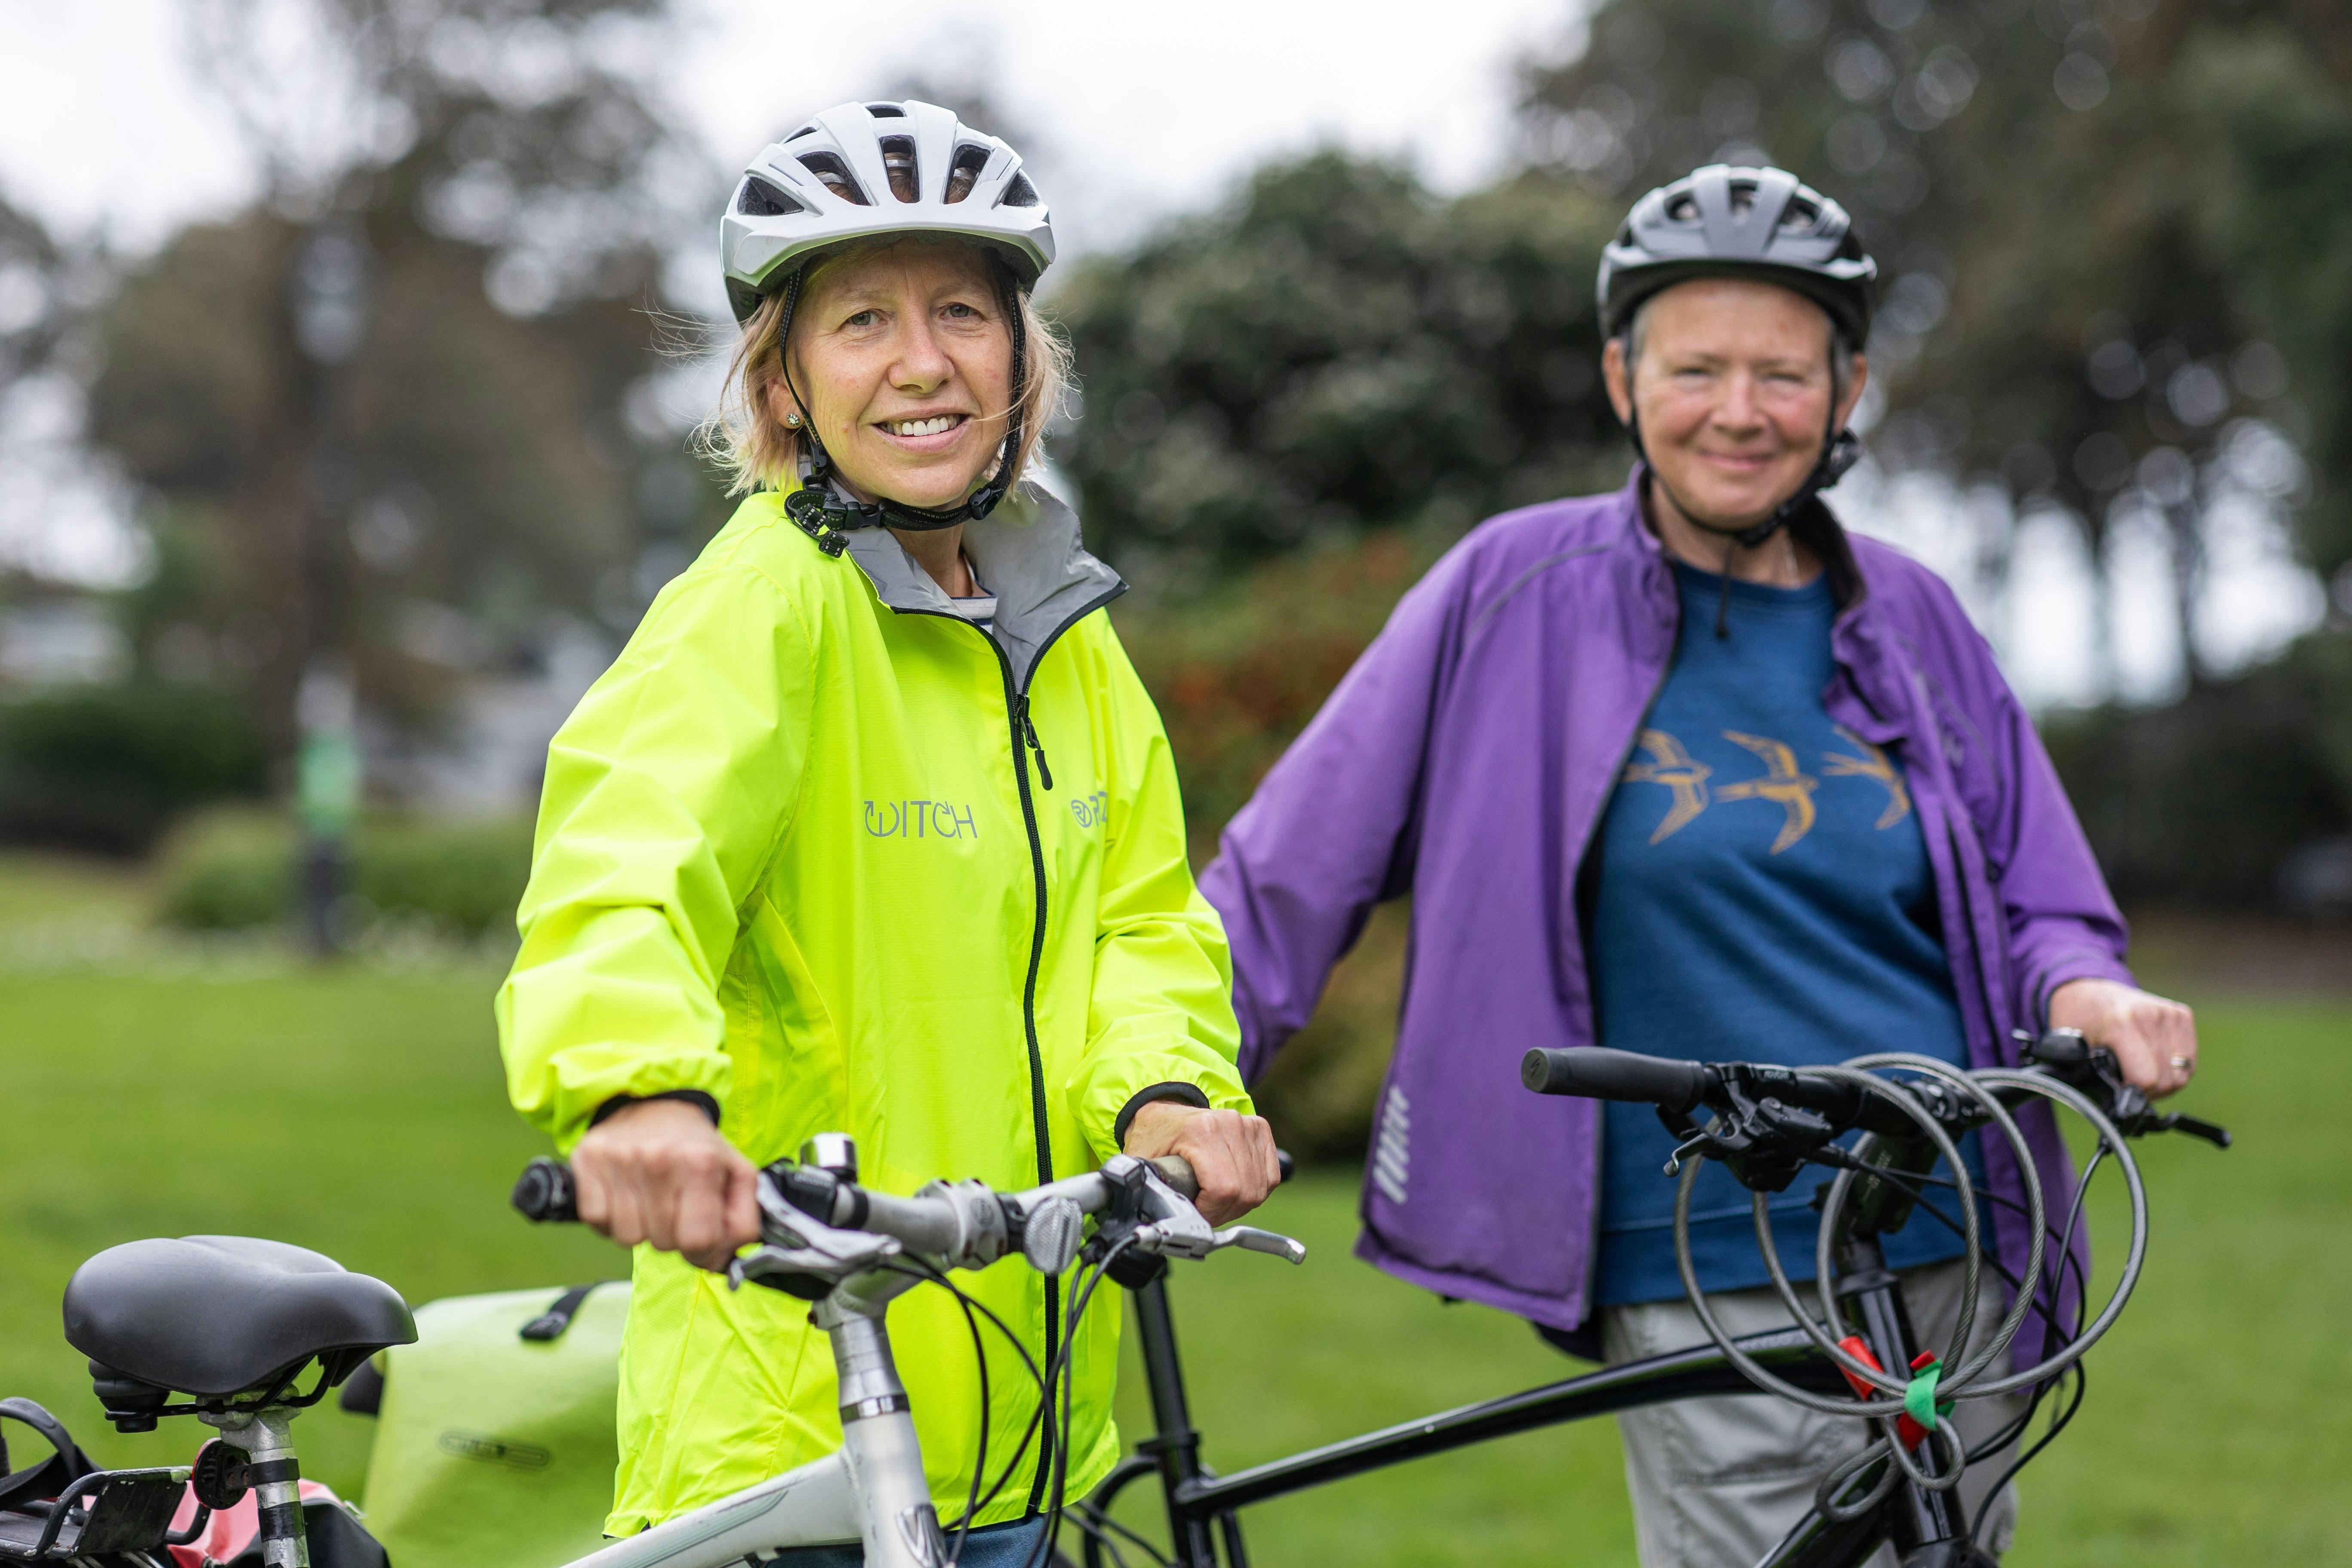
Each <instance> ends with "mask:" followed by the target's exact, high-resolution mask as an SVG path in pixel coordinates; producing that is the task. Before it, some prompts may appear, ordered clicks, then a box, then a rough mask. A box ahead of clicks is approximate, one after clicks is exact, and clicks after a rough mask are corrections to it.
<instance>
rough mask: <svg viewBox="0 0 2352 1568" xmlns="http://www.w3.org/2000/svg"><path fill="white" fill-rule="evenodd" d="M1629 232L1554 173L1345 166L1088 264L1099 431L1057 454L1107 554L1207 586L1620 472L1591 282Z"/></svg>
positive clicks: (1079, 320) (1066, 304)
mask: <svg viewBox="0 0 2352 1568" xmlns="http://www.w3.org/2000/svg"><path fill="white" fill-rule="evenodd" d="M1614 218H1615V214H1614V212H1613V211H1612V209H1611V208H1610V206H1609V205H1607V204H1605V203H1603V202H1601V201H1599V200H1596V199H1595V198H1593V197H1592V196H1591V195H1587V194H1585V193H1584V192H1583V191H1582V190H1580V188H1578V187H1577V186H1576V185H1574V184H1569V183H1566V182H1563V181H1560V180H1558V179H1554V178H1549V177H1546V176H1542V175H1530V176H1528V177H1527V178H1524V179H1519V180H1514V181H1511V182H1508V183H1506V184H1502V185H1499V186H1497V187H1496V188H1495V189H1493V190H1489V191H1485V192H1481V193H1479V194H1477V195H1471V196H1467V197H1465V198H1463V199H1461V200H1458V201H1454V202H1440V201H1437V200H1435V199H1433V197H1431V195H1429V194H1428V193H1427V192H1426V191H1425V190H1423V188H1422V187H1421V186H1420V185H1419V184H1417V183H1416V182H1415V181H1414V179H1413V178H1412V175H1410V174H1407V173H1405V172H1404V171H1402V170H1401V169H1398V168H1395V167H1392V166H1390V165H1387V164H1383V163H1368V162H1363V161H1360V160H1356V159H1353V158H1350V157H1348V156H1346V155H1344V154H1341V153H1319V154H1317V155H1315V156H1313V157H1309V158H1307V159H1306V160H1304V161H1302V162H1298V163H1288V164H1282V165H1277V166H1275V167H1272V168H1268V169H1265V170H1264V171H1262V172H1260V173H1259V174H1257V175H1256V176H1255V178H1254V179H1253V180H1252V181H1251V182H1250V184H1249V185H1248V187H1247V189H1246V190H1245V191H1244V192H1243V193H1242V195H1240V197H1239V198H1238V199H1237V200H1236V201H1235V202H1234V203H1233V204H1231V205H1229V206H1227V207H1226V208H1224V209H1223V210H1221V211H1218V212H1215V213H1212V214H1210V215H1207V216H1202V217H1196V218H1192V219H1187V220H1182V221H1180V222H1178V223H1176V224H1174V225H1172V226H1170V227H1169V228H1167V229H1166V230H1165V231H1163V232H1162V233H1161V234H1160V235H1159V236H1158V237H1155V238H1153V239H1151V240H1150V241H1148V242H1147V243H1145V244H1144V245H1143V246H1141V247H1139V249H1137V250H1136V251H1135V252H1133V253H1132V254H1130V255H1127V256H1121V257H1108V258H1098V259H1096V260H1092V261H1089V262H1087V263H1086V264H1084V265H1082V266H1081V267H1080V268H1078V270H1077V274H1076V277H1075V278H1074V279H1071V281H1070V282H1069V284H1068V285H1067V286H1066V288H1065V289H1063V290H1062V291H1061V292H1060V293H1058V294H1057V295H1056V296H1055V300H1054V308H1055V313H1056V314H1057V316H1058V317H1059V319H1060V320H1061V321H1062V322H1063V324H1064V325H1065V326H1066V329H1067V330H1068V331H1069V334H1070V338H1071V341H1072V343H1073V345H1074V346H1075V348H1076V353H1077V361H1078V366H1079V369H1080V372H1081V374H1082V376H1083V380H1084V392H1085V398H1086V417H1085V418H1084V419H1083V420H1081V421H1080V422H1078V423H1077V424H1076V426H1074V427H1073V428H1071V429H1069V430H1068V431H1067V432H1066V434H1065V436H1064V437H1063V438H1062V440H1061V441H1060V442H1059V443H1058V444H1057V446H1056V447H1055V453H1056V456H1057V457H1058V458H1060V459H1061V460H1062V461H1063V462H1064V463H1065V464H1066V466H1067V468H1068V469H1069V471H1070V472H1071V474H1072V475H1073V476H1074V477H1075V478H1076V480H1077V482H1078V484H1079V485H1080V487H1081V488H1082V489H1083V491H1084V495H1085V501H1086V507H1085V510H1086V515H1087V538H1088V541H1089V542H1090V543H1091V544H1093V545H1094V546H1095V547H1097V548H1098V549H1100V550H1102V551H1104V552H1106V553H1107V554H1108V555H1109V556H1110V557H1111V558H1113V559H1115V560H1117V561H1118V563H1120V565H1121V566H1122V567H1123V568H1125V569H1127V570H1129V571H1130V572H1140V573H1142V574H1144V575H1146V576H1147V577H1150V576H1152V575H1154V574H1155V568H1158V569H1160V575H1161V576H1162V577H1163V580H1164V579H1165V576H1166V575H1168V574H1172V575H1173V576H1174V577H1175V578H1176V579H1177V580H1179V581H1184V580H1188V579H1189V580H1192V581H1195V582H1197V581H1200V580H1202V579H1203V578H1205V577H1206V576H1208V575H1210V574H1214V573H1216V572H1219V571H1223V570H1230V569H1232V568H1234V567H1235V566H1237V565H1240V564H1242V563H1247V562H1249V561H1251V560H1254V559H1256V558H1259V557H1263V556H1265V555H1268V554H1271V553H1274V552H1279V551H1282V550H1286V549H1288V548H1290V547H1292V546H1294V545H1296V544H1297V543H1298V542H1300V541H1302V540H1307V539H1310V538H1316V537H1318V536H1324V535H1334V534H1340V535H1344V534H1349V533H1352V532H1355V531H1360V530H1362V529H1365V528H1367V527H1370V526H1377V525H1404V524H1412V523H1417V522H1426V523H1429V524H1433V525H1435V526H1438V527H1440V528H1443V529H1446V530H1450V531H1455V532H1458V531H1461V530H1462V529H1464V528H1466V527H1468V526H1469V525H1470V524H1471V523H1473V522H1475V521H1477V520H1478V519H1479V518H1481V517H1483V516H1486V514H1488V513H1490V512H1493V511H1496V510H1501V509H1503V508H1506V507H1510V506H1517V505H1521V504H1524V503H1527V502H1529V501H1534V500H1544V499H1548V498H1549V497H1552V496H1556V495H1559V494H1562V493H1566V492H1569V491H1572V490H1575V489H1582V488H1587V487H1590V486H1591V485H1594V484H1609V483H1614V482H1615V481H1616V479H1617V478H1618V476H1619V474H1620V473H1622V456H1621V455H1620V454H1622V447H1618V446H1617V444H1616V443H1617V435H1616V428H1617V427H1616V421H1615V420H1614V418H1613V417H1612V416H1611V415H1610V413H1609V409H1608V405H1607V400H1606V398H1605V396H1604V395H1603V394H1602V392H1601V384H1600V376H1599V374H1598V364H1597V361H1596V357H1595V355H1596V351H1597V346H1598V345H1597V344H1596V343H1595V342H1594V341H1593V329H1592V324H1591V319H1592V299H1591V286H1590V283H1589V281H1587V280H1588V279H1590V278H1591V273H1592V268H1593V266H1594V265H1595V262H1596V260H1597V258H1598V257H1599V255H1600V248H1601V244H1602V243H1603V242H1604V241H1605V240H1606V238H1607V237H1608V232H1609V228H1610V226H1611V224H1612V222H1613V221H1614Z"/></svg>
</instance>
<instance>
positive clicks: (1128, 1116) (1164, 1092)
mask: <svg viewBox="0 0 2352 1568" xmlns="http://www.w3.org/2000/svg"><path fill="white" fill-rule="evenodd" d="M1153 1100H1176V1101H1179V1102H1180V1103H1181V1104H1185V1105H1191V1106H1197V1107H1199V1108H1200V1109H1201V1110H1208V1109H1209V1095H1208V1091H1207V1090H1205V1089H1202V1087H1201V1086H1200V1085H1199V1084H1196V1083H1155V1084H1152V1085H1151V1086H1150V1087H1149V1088H1147V1089H1137V1090H1136V1091H1135V1092H1134V1093H1133V1094H1131V1095H1129V1097H1128V1100H1127V1103H1126V1104H1125V1105H1122V1106H1120V1107H1119V1108H1118V1117H1117V1118H1116V1119H1115V1120H1113V1121H1112V1122H1111V1124H1110V1141H1111V1142H1112V1143H1113V1144H1115V1145H1116V1146H1118V1148H1121V1149H1124V1148H1126V1147H1127V1130H1128V1128H1129V1126H1131V1125H1132V1124H1133V1123H1134V1121H1135V1113H1136V1112H1137V1111H1139V1110H1142V1109H1143V1108H1144V1107H1145V1106H1147V1105H1149V1104H1150V1103H1151V1102H1152V1101H1153Z"/></svg>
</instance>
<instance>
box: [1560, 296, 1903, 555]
mask: <svg viewBox="0 0 2352 1568" xmlns="http://www.w3.org/2000/svg"><path fill="white" fill-rule="evenodd" d="M1641 328H1642V330H1641V331H1640V332H1639V333H1638V334H1636V335H1637V336H1638V338H1639V339H1640V343H1639V347H1640V351H1641V358H1640V362H1639V363H1633V364H1628V363H1626V358H1625V346H1626V345H1625V342H1624V341H1623V340H1622V339H1612V341H1611V342H1610V343H1609V346H1608V349H1607V352H1606V353H1604V354H1603V356H1602V360H1601V368H1602V371H1603V374H1605V375H1606V376H1607V378H1608V383H1609V396H1610V400H1611V401H1612V403H1614V404H1615V405H1617V416H1618V417H1619V418H1620V419H1630V418H1631V416H1633V414H1634V413H1636V412H1637V411H1638V413H1639V414H1640V416H1641V429H1642V449H1643V453H1644V455H1646V456H1647V458H1649V463H1650V467H1651V468H1652V469H1653V470H1654V472H1655V473H1656V475H1657V477H1658V479H1660V480H1661V481H1662V482H1663V483H1664V488H1665V489H1666V492H1667V499H1668V500H1670V501H1671V502H1672V503H1673V504H1674V505H1675V507H1676V508H1677V509H1678V510H1681V511H1682V512H1683V513H1684V514H1685V515H1686V516H1687V517H1688V518H1689V520H1690V521H1693V522H1696V523H1698V524H1700V525H1702V526H1704V527H1707V528H1711V529H1714V530H1717V531H1737V530H1739V529H1743V528H1748V527H1750V526H1752V525H1754V524H1756V523H1758V522H1760V521H1763V520H1764V519H1765V518H1767V517H1769V516H1770V515H1771V513H1772V511H1773V510H1774V509H1775V508H1777V507H1778V506H1780V503H1781V502H1782V501H1784V500H1788V499H1789V498H1790V496H1791V495H1794V494H1795V493H1796V491H1797V487H1798V486H1799V485H1801V484H1802V483H1803V482H1804V479H1805V476H1806V475H1808V474H1810V473H1811V472H1812V469H1813V465H1814V464H1815V463H1817V462H1819V461H1820V460H1821V456H1822V436H1823V434H1824V432H1826V431H1827V430H1829V429H1830V428H1832V413H1834V416H1835V427H1839V428H1842V427H1843V426H1844V424H1845V421H1846V417H1847V416H1849V415H1851V414H1852V413H1853V405H1854V402H1855V400H1856V399H1858V398H1859V397H1860V396H1861V395H1862V387H1863V380H1864V374H1866V367H1865V366H1864V363H1863V361H1862V358H1861V356H1860V355H1856V356H1854V360H1853V365H1854V370H1853V376H1852V377H1851V378H1850V380H1849V381H1848V384H1846V385H1845V386H1843V387H1842V388H1841V387H1837V386H1835V385H1834V384H1833V382H1834V377H1833V376H1832V370H1831V355H1832V351H1833V347H1834V345H1833V344H1832V342H1831V331H1830V322H1829V318H1828V316H1827V315H1826V314H1824V313H1823V311H1822V309H1821V307H1820V306H1818V305H1815V304H1814V303H1813V302H1812V301H1811V300H1808V299H1806V298H1805V297H1804V296H1803V295H1801V294H1799V293H1797V292H1795V291H1794V290H1792V289H1783V288H1780V286H1779V285H1777V284H1772V283H1759V282H1755V281H1752V280H1749V279H1733V278H1702V279H1694V280H1692V281H1690V282H1687V283H1677V284H1675V286H1674V287H1672V288H1670V289H1664V290H1662V291H1660V292H1659V293H1658V294H1657V295H1655V296H1654V297H1653V298H1652V299H1651V300H1649V301H1648V303H1647V304H1645V305H1644V306H1643V316H1642V318H1641ZM1832 405H1834V408H1832Z"/></svg>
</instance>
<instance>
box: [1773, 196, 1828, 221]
mask: <svg viewBox="0 0 2352 1568" xmlns="http://www.w3.org/2000/svg"><path fill="white" fill-rule="evenodd" d="M1821 216H1822V210H1821V208H1819V207H1817V206H1815V205H1813V204H1812V203H1811V202H1809V201H1807V200H1805V199H1804V198H1803V197H1802V196H1791V197H1790V199H1789V205H1787V206H1786V207H1784V208H1782V209H1781V211H1780V226H1781V227H1782V228H1788V229H1798V228H1811V226H1813V225H1814V224H1815V223H1817V222H1819V221H1820V219H1821Z"/></svg>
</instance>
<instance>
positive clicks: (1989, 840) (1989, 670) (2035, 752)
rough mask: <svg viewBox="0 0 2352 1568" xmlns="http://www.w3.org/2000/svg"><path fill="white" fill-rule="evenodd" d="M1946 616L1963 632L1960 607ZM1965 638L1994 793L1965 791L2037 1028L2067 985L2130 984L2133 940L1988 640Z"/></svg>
mask: <svg viewBox="0 0 2352 1568" xmlns="http://www.w3.org/2000/svg"><path fill="white" fill-rule="evenodd" d="M1947 594H1948V590H1947ZM1950 614H1951V616H1953V618H1954V619H1955V620H1956V621H1958V623H1959V625H1960V626H1963V627H1966V626H1967V622H1966V620H1965V618H1964V617H1963V615H1962V612H1961V611H1960V609H1959V605H1958V601H1957V600H1955V601H1953V603H1952V605H1951V607H1950ZM1963 635H1964V637H1965V643H1966V647H1965V649H1964V650H1963V651H1964V657H1963V658H1961V659H1959V660H1958V661H1956V662H1957V663H1958V666H1959V668H1960V669H1961V670H1962V671H1963V672H1964V674H1963V679H1966V680H1967V682H1968V683H1969V686H1970V687H1971V688H1972V690H1971V691H1970V692H1969V697H1970V699H1971V700H1969V702H1968V703H1967V708H1968V710H1969V712H1970V714H1971V718H1972V720H1973V723H1972V725H1971V727H1972V728H1976V729H1977V730H1978V731H1979V734H1978V736H1977V737H1976V739H1978V741H1979V742H1980V744H1981V745H1982V746H1983V747H1984V749H1985V751H1986V752H1987V754H1988V761H1989V762H1990V770H1991V773H1992V779H1991V781H1990V783H1991V788H1990V790H1987V791H1983V792H1976V791H1970V792H1969V793H1970V794H1971V795H1975V796H1976V798H1975V799H1974V800H1973V801H1972V803H1971V805H1972V813H1973V815H1974V816H1976V818H1977V826H1978V828H1979V832H1980V833H1982V835H1983V836H1984V846H1985V854H1986V858H1987V860H1988V862H1989V868H1990V870H1991V872H1992V875H1993V877H1994V879H1995V883H1996V886H1997V887H1998V889H1999V890H2000V902H2001V913H2002V916H2003V918H2004V920H2005V921H2006V922H2007V926H2008V933H2009V959H2010V968H2009V973H2010V976H2011V985H2012V986H2013V988H2014V989H2013V992H2012V995H2011V1006H2012V1007H2013V1008H2014V1010H2015V1011H2014V1016H2016V1018H2017V1019H2018V1020H2019V1021H2020V1022H2021V1023H2022V1024H2026V1025H2028V1026H2032V1027H2034V1028H2040V1027H2042V1026H2043V1025H2044V1024H2045V1023H2046V1022H2047V1021H2048V1018H2049V1008H2050V994H2051V993H2052V992H2053V991H2055V990H2056V989H2057V988H2058V987H2059V986H2061V985H2063V984H2065V983H2066V982H2067V981H2069V980H2081V979H2086V978H2095V979H2102V980H2117V981H2121V982H2123V983H2124V984H2126V985H2128V984H2132V983H2133V981H2132V973H2131V970H2130V969H2129V968H2127V967H2126V964H2125V963H2124V954H2125V952H2126V947H2127V945H2128V940H2129V939H2128V937H2127V934H2126V929H2125V926H2124V919H2123V915H2122V914H2121V913H2120V912H2119V911H2118V910H2116V903H2115V900H2114V898H2113V897H2112V896H2110V895H2109V893H2108V892H2107V884H2106V879H2105V877H2104V876H2103V875H2102V874H2101V873H2100V870H2099V863H2098V861H2097V859H2096V858H2095V857H2094V856H2093V855H2092V853H2091V846H2090V842H2089V840H2088V839H2086V838H2084V836H2083V827H2082V824H2081V823H2080V822H2079V821H2078V820H2077V819H2076V817H2075V816H2074V806H2073V805H2072V804H2070V803H2069V802H2068V800H2067V799H2066V790H2065V786H2064V785H2063V784H2061V783H2060V782H2059V779H2058V770H2057V769H2056V768H2054V767H2053V766H2052V765H2051V762H2050V753H2049V752H2047V751H2046V750H2044V749H2043V747H2042V737H2041V736H2039V735H2037V734H2036V733H2034V730H2033V723H2032V720H2031V719H2029V718H2028V717H2027V716H2026V712H2025V708H2024V705H2023V704H2022V703H2021V702H2019V701H2018V700H2017V694H2016V693H2015V692H2013V691H2011V689H2010V686H2009V682H2008V681H2007V680H2006V679H2004V678H2003V677H2002V675H2001V673H2000V668H1999V667H1998V666H1997V665H1996V664H1995V663H1994V661H1993V655H1992V649H1991V648H1990V647H1988V646H1987V645H1986V644H1985V642H1984V639H1983V638H1982V637H1979V636H1977V635H1976V633H1975V631H1974V629H1973V628H1972V627H1970V628H1968V629H1967V631H1966V632H1965V633H1964V634H1963Z"/></svg>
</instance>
